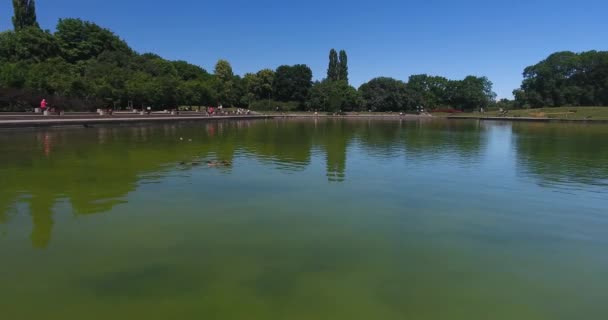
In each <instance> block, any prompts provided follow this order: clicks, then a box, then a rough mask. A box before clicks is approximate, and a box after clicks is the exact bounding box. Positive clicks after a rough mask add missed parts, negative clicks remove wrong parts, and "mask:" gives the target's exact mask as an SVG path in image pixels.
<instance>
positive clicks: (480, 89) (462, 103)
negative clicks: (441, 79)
mask: <svg viewBox="0 0 608 320" xmlns="http://www.w3.org/2000/svg"><path fill="white" fill-rule="evenodd" d="M447 90H448V95H449V100H450V105H451V106H452V107H454V108H457V109H460V110H462V111H472V110H479V109H480V108H487V107H488V106H489V105H490V104H491V103H492V102H494V99H495V98H496V94H495V93H494V92H493V91H492V82H491V81H490V80H488V78H486V77H475V76H468V77H466V78H464V80H459V81H450V82H449V83H448V88H447Z"/></svg>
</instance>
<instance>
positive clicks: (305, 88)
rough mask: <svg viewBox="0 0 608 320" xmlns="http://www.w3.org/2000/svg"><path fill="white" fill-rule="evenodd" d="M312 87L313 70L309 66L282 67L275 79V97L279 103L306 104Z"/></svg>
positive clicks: (278, 69) (279, 68)
mask: <svg viewBox="0 0 608 320" xmlns="http://www.w3.org/2000/svg"><path fill="white" fill-rule="evenodd" d="M311 86H312V70H310V68H309V67H308V66H307V65H303V64H297V65H294V66H280V67H278V68H277V71H276V73H275V77H274V84H273V92H274V97H275V99H277V100H279V101H284V102H287V101H296V102H299V103H304V102H305V101H306V99H307V98H308V93H309V91H310V88H311Z"/></svg>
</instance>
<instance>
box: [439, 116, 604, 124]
mask: <svg viewBox="0 0 608 320" xmlns="http://www.w3.org/2000/svg"><path fill="white" fill-rule="evenodd" d="M447 118H448V119H450V120H480V121H514V122H555V123H608V120H603V119H558V118H532V117H475V116H470V117H469V116H453V117H447Z"/></svg>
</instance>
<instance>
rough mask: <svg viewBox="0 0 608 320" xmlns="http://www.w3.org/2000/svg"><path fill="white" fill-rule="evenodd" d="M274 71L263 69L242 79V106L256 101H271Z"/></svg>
mask: <svg viewBox="0 0 608 320" xmlns="http://www.w3.org/2000/svg"><path fill="white" fill-rule="evenodd" d="M274 77H275V74H274V71H272V70H270V69H263V70H260V71H258V72H257V73H247V74H245V76H244V77H243V86H244V89H245V94H244V96H243V98H244V99H245V100H244V104H247V105H248V104H249V103H251V102H253V101H256V100H262V99H266V100H267V99H271V98H272V94H273V88H272V86H273V83H274Z"/></svg>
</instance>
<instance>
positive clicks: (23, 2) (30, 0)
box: [13, 0, 40, 31]
mask: <svg viewBox="0 0 608 320" xmlns="http://www.w3.org/2000/svg"><path fill="white" fill-rule="evenodd" d="M13 10H14V12H15V15H14V16H13V26H14V27H15V31H19V30H21V29H24V28H28V27H35V28H40V26H39V25H38V21H36V1H34V0H13Z"/></svg>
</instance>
